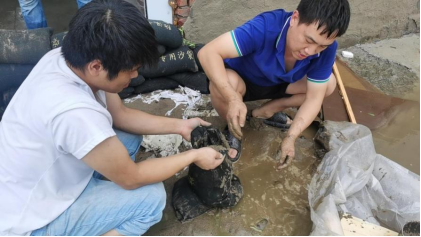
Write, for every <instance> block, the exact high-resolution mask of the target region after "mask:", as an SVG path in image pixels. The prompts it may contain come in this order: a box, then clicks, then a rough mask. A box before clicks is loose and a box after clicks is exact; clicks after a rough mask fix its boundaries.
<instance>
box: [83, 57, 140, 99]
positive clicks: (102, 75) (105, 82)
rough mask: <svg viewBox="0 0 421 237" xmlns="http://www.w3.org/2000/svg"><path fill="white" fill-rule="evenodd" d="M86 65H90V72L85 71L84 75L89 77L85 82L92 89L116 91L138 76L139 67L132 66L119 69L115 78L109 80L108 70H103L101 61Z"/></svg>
mask: <svg viewBox="0 0 421 237" xmlns="http://www.w3.org/2000/svg"><path fill="white" fill-rule="evenodd" d="M88 67H90V68H89V69H90V72H88V73H87V72H86V71H85V75H89V77H90V78H89V80H88V81H87V83H88V85H89V86H90V87H91V88H92V90H94V91H96V90H103V91H106V92H110V93H118V92H120V91H122V90H123V89H124V88H126V87H128V86H129V84H130V81H131V80H132V79H133V78H135V77H137V76H138V69H139V67H134V68H132V69H131V70H127V71H120V72H119V73H118V75H117V76H116V77H115V78H113V79H112V80H110V79H109V78H108V72H107V71H106V70H104V68H103V67H102V64H101V62H99V61H93V62H92V63H90V65H89V66H88Z"/></svg>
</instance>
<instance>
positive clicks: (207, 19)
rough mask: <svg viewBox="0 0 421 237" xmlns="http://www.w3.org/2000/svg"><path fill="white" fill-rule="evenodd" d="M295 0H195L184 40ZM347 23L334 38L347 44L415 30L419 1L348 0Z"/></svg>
mask: <svg viewBox="0 0 421 237" xmlns="http://www.w3.org/2000/svg"><path fill="white" fill-rule="evenodd" d="M298 3H299V0H282V1H281V0H196V1H195V4H194V5H193V7H192V10H191V12H190V19H189V20H187V22H186V23H185V24H184V29H185V32H186V37H187V39H189V40H191V41H192V42H196V43H207V42H209V41H210V40H212V39H214V38H215V37H217V36H219V35H220V34H222V33H225V32H227V31H230V30H232V29H234V28H235V27H236V26H239V25H241V24H242V23H244V22H246V21H247V20H249V19H251V18H253V17H254V16H255V15H257V14H259V13H260V12H263V11H268V10H272V9H277V8H283V9H286V10H288V11H292V10H294V9H295V8H296V7H297V6H298ZM349 3H350V5H351V13H352V15H351V22H350V25H349V28H348V31H347V33H346V34H345V35H344V36H342V37H341V38H339V39H338V42H339V47H340V48H343V47H349V46H352V45H355V44H358V43H365V42H370V41H374V40H379V39H385V38H397V37H400V36H402V35H405V34H408V33H414V32H419V27H420V26H419V23H420V0H349Z"/></svg>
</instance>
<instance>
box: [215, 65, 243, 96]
mask: <svg viewBox="0 0 421 237" xmlns="http://www.w3.org/2000/svg"><path fill="white" fill-rule="evenodd" d="M226 73H227V77H228V84H229V85H230V86H231V88H232V89H233V90H234V91H236V92H238V93H240V94H241V95H243V96H244V94H245V93H246V84H245V83H244V81H243V79H242V78H241V77H240V75H238V73H237V72H236V71H234V70H232V69H226ZM216 88H217V87H216V86H215V84H214V83H213V82H212V81H210V82H209V91H210V94H211V97H212V98H214V99H219V98H221V99H222V95H221V94H220V93H219V91H218V90H217V89H216Z"/></svg>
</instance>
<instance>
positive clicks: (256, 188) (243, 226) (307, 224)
mask: <svg viewBox="0 0 421 237" xmlns="http://www.w3.org/2000/svg"><path fill="white" fill-rule="evenodd" d="M416 42H419V34H415V35H409V36H405V37H403V38H400V39H392V40H384V41H380V42H377V43H374V44H367V45H357V46H354V47H351V48H348V49H347V50H350V51H352V52H354V53H355V57H354V59H344V58H342V59H343V60H344V62H345V63H346V64H347V65H348V66H349V68H350V69H352V70H353V71H354V72H353V73H354V76H356V77H358V76H360V77H363V78H366V79H367V81H368V82H370V83H371V84H372V85H373V86H375V87H376V88H378V91H382V92H384V93H385V94H389V95H393V96H397V97H400V98H404V99H409V101H408V103H404V104H402V105H399V106H397V107H394V108H392V109H391V110H390V111H388V113H390V116H389V117H388V118H389V121H388V123H386V124H385V125H384V126H383V127H380V128H378V129H376V130H374V131H373V137H374V142H375V146H376V150H377V152H378V153H380V154H382V155H385V156H386V157H389V158H390V159H392V160H394V161H396V162H397V163H399V164H401V165H403V166H404V167H406V168H408V169H410V170H411V171H413V172H415V173H417V174H419V172H420V171H419V157H420V147H419V142H420V136H419V124H420V116H419V114H420V110H419V44H417V43H416ZM393 52H394V53H393ZM404 52H406V53H405V56H404V57H400V56H398V55H400V53H404ZM339 54H340V51H338V55H339ZM386 70H389V71H388V73H384V71H386ZM342 73H346V72H344V71H342ZM379 75H381V77H382V80H380V82H379V83H377V81H379V80H376V77H378V76H379ZM388 83H393V86H392V87H389V85H388ZM350 84H352V83H350ZM351 86H352V85H351ZM143 97H144V98H145V97H148V95H147V94H146V95H143ZM203 101H204V102H201V104H202V105H201V106H200V107H201V108H202V109H203V108H206V109H211V107H210V103H209V97H208V96H203ZM259 103H260V102H253V103H249V104H248V107H250V108H253V107H256V106H258V105H259ZM126 104H127V106H129V107H132V108H137V109H141V110H143V111H146V112H150V113H153V114H157V115H164V114H165V113H166V112H167V111H169V110H171V109H172V108H173V107H174V105H175V103H174V102H173V101H172V100H170V99H162V100H160V101H159V102H152V103H151V104H145V103H143V102H142V99H132V100H131V102H129V103H126ZM185 108H186V106H183V105H180V106H178V107H177V108H176V109H174V110H173V111H172V113H171V115H170V116H171V117H177V118H181V117H183V115H186V114H188V113H186V111H185V110H184V109H185ZM193 110H195V109H193ZM196 110H197V109H196ZM199 110H200V109H199ZM197 112H199V111H197ZM203 112H204V111H203V110H201V111H200V113H199V115H200V114H204V113H203ZM288 112H289V113H290V114H292V115H293V114H294V110H289V111H288ZM190 114H191V113H190ZM202 118H203V119H205V120H207V121H210V122H212V123H213V125H214V126H216V127H218V128H221V129H222V128H224V127H225V122H223V120H221V118H219V117H218V116H215V113H214V112H213V113H212V112H210V110H207V112H206V115H205V116H202ZM317 129H318V123H317V122H315V123H314V124H312V126H310V128H308V129H307V130H305V131H304V133H303V136H301V137H300V138H299V139H298V140H297V144H296V154H297V155H296V159H295V161H294V162H293V163H292V165H291V166H290V167H288V168H286V169H285V170H282V171H276V169H275V165H276V160H275V154H276V152H277V151H278V149H279V144H280V142H281V141H282V139H283V137H284V136H285V135H286V133H285V132H283V131H281V130H280V129H276V128H272V127H267V126H262V127H260V128H256V127H255V126H254V127H252V126H251V125H250V124H247V125H246V127H245V128H244V141H243V150H242V157H241V159H240V160H239V161H238V162H237V163H235V164H234V173H235V174H236V175H237V176H238V177H239V178H240V180H241V183H242V185H243V187H244V197H243V199H242V200H241V201H240V202H239V204H238V205H237V206H236V207H234V208H228V209H214V210H211V211H209V212H207V213H205V214H203V215H202V216H199V217H197V218H196V219H194V220H193V221H191V222H188V223H184V224H181V223H180V222H178V221H177V220H176V218H175V214H174V211H173V208H172V206H171V192H172V187H173V184H174V183H175V182H176V181H177V180H178V179H179V178H180V177H182V176H184V175H185V174H187V170H184V171H182V172H180V173H179V174H177V175H176V176H174V177H172V178H171V179H169V180H167V181H165V182H164V183H165V187H166V190H167V194H168V199H167V206H166V208H165V211H164V216H163V219H162V221H161V222H160V223H158V224H157V225H155V226H153V227H152V228H151V229H150V230H149V231H148V232H147V235H308V234H309V233H310V232H311V228H312V223H311V220H310V211H309V206H308V193H307V188H308V185H309V183H310V180H311V177H312V175H313V173H314V172H315V169H316V167H317V165H318V164H319V163H320V160H319V159H318V158H316V155H315V147H314V143H313V137H314V135H315V133H316V131H317Z"/></svg>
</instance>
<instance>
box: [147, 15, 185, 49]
mask: <svg viewBox="0 0 421 237" xmlns="http://www.w3.org/2000/svg"><path fill="white" fill-rule="evenodd" d="M149 24H151V26H152V28H153V29H154V31H155V37H156V41H158V43H159V44H162V45H164V46H166V47H168V48H172V49H176V48H178V47H180V46H181V44H182V43H183V37H182V36H181V33H180V31H179V30H178V28H177V27H176V26H174V25H172V24H168V23H166V22H164V21H159V20H149Z"/></svg>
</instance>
